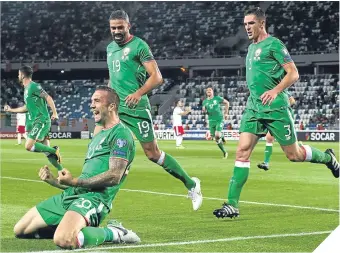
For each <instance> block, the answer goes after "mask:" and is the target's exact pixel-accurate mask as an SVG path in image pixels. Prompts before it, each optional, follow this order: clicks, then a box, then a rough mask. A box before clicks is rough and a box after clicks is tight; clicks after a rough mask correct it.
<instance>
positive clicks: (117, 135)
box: [64, 123, 135, 208]
mask: <svg viewBox="0 0 340 253" xmlns="http://www.w3.org/2000/svg"><path fill="white" fill-rule="evenodd" d="M134 156H135V142H134V140H133V137H132V135H131V133H130V130H129V129H128V128H127V127H126V126H125V125H124V124H123V123H119V124H117V125H115V126H114V127H112V128H110V129H103V130H101V131H100V132H99V133H98V134H96V135H95V136H94V137H93V139H92V140H91V142H90V144H89V146H88V151H87V154H86V158H85V163H84V165H83V170H82V172H81V175H80V176H79V178H89V177H93V176H96V175H98V174H101V173H103V172H105V171H107V170H109V160H110V157H117V158H120V159H124V160H126V161H128V166H127V169H126V172H125V174H124V175H123V177H122V179H121V181H120V183H119V184H118V185H115V186H112V187H103V188H99V189H88V188H83V187H69V188H67V189H66V190H65V194H64V195H65V196H66V197H70V198H73V196H74V195H79V194H84V193H88V192H91V193H93V194H94V195H96V196H97V197H98V198H100V199H101V201H102V202H103V204H104V205H106V206H107V207H108V208H110V207H111V203H112V200H113V199H114V198H115V196H116V194H117V192H118V191H119V188H120V187H121V186H122V184H123V182H124V181H125V178H126V175H127V174H128V171H129V169H130V166H131V163H132V161H133V158H134Z"/></svg>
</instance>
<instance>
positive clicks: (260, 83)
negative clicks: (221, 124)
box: [213, 8, 339, 218]
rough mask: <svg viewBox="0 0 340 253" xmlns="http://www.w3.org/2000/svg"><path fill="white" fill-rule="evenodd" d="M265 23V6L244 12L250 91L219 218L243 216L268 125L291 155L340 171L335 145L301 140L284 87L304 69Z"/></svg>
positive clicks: (289, 84) (247, 72)
mask: <svg viewBox="0 0 340 253" xmlns="http://www.w3.org/2000/svg"><path fill="white" fill-rule="evenodd" d="M265 26H266V16H265V13H264V11H263V10H261V8H254V9H251V10H249V11H247V12H246V13H245V17H244V27H245V30H246V32H247V34H248V38H249V39H250V40H252V42H253V43H252V44H250V46H249V48H248V54H247V57H246V79H247V85H248V88H249V91H250V95H249V97H248V102H247V106H246V109H245V111H244V113H243V115H242V120H241V126H240V140H239V143H238V147H237V151H236V161H235V167H234V173H233V177H232V178H231V180H230V183H229V192H228V200H227V202H226V203H224V204H223V206H222V208H219V209H216V210H215V211H214V212H213V214H214V215H215V216H216V217H217V218H224V217H230V218H232V217H237V216H239V199H240V195H241V191H242V188H243V186H244V184H245V183H246V181H247V178H248V175H249V168H250V160H249V158H250V155H251V153H252V151H253V149H254V147H255V145H256V143H257V141H258V139H259V138H260V137H262V136H264V135H265V134H266V133H267V131H270V133H271V134H272V135H273V137H274V138H275V139H276V140H277V142H278V143H279V144H280V146H281V148H282V150H283V151H284V152H285V154H286V156H287V158H288V159H289V160H290V161H292V162H305V161H306V162H311V163H320V164H325V165H326V166H327V167H328V169H330V170H331V172H332V174H333V176H334V177H336V178H338V177H339V163H338V161H337V160H336V157H335V155H334V151H333V150H332V149H327V150H326V151H325V152H322V151H320V150H318V149H316V148H314V147H311V146H309V145H301V146H299V145H298V142H297V139H296V133H295V129H294V122H293V118H292V113H291V108H290V106H289V102H288V96H287V93H286V92H284V90H285V89H287V88H288V87H290V86H291V85H292V84H293V83H295V82H296V81H297V80H298V79H299V73H298V71H297V69H296V66H295V64H294V62H293V60H292V58H291V57H290V55H289V53H288V50H287V49H286V47H285V45H284V44H283V43H282V42H281V41H280V40H279V39H277V38H275V37H272V36H270V35H268V34H267V32H266V29H265Z"/></svg>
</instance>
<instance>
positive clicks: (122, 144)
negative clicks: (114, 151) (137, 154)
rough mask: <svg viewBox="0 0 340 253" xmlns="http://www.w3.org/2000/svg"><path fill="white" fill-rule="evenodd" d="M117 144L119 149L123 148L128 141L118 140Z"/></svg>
mask: <svg viewBox="0 0 340 253" xmlns="http://www.w3.org/2000/svg"><path fill="white" fill-rule="evenodd" d="M116 144H117V146H118V147H119V148H122V147H124V146H126V144H127V141H126V140H123V139H118V140H117V141H116Z"/></svg>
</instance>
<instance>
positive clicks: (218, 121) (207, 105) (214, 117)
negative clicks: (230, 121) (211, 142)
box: [202, 87, 229, 158]
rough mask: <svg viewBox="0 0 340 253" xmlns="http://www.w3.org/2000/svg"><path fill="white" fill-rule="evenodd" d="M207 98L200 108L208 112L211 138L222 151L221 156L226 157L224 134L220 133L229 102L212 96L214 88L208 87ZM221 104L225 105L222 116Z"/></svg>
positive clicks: (226, 116) (226, 115)
mask: <svg viewBox="0 0 340 253" xmlns="http://www.w3.org/2000/svg"><path fill="white" fill-rule="evenodd" d="M206 94H207V98H206V99H204V101H203V103H202V110H203V112H206V113H207V114H208V118H209V129H210V135H211V137H212V138H215V141H216V143H217V146H218V147H219V148H220V150H221V151H222V153H223V157H224V158H227V157H228V152H227V151H226V150H225V149H224V146H223V142H225V140H224V136H223V135H222V129H223V126H224V119H227V118H228V113H229V102H228V100H226V99H225V98H223V97H220V96H214V90H213V89H212V88H211V87H208V88H207V90H206ZM221 104H224V105H225V109H224V116H223V113H222V109H221Z"/></svg>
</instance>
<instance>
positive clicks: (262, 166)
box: [257, 92, 295, 171]
mask: <svg viewBox="0 0 340 253" xmlns="http://www.w3.org/2000/svg"><path fill="white" fill-rule="evenodd" d="M287 95H288V98H289V105H290V106H293V105H294V104H295V99H294V97H293V96H292V95H291V94H290V93H289V92H287ZM274 140H275V139H274V137H273V136H272V135H271V134H270V132H268V133H267V134H266V149H265V150H264V162H263V163H259V164H258V165H257V167H258V168H260V169H263V170H265V171H267V170H269V161H270V157H271V155H272V153H273V143H274Z"/></svg>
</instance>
